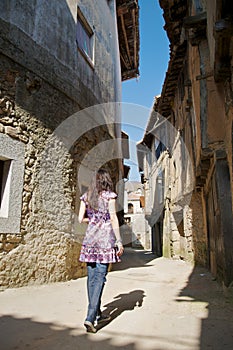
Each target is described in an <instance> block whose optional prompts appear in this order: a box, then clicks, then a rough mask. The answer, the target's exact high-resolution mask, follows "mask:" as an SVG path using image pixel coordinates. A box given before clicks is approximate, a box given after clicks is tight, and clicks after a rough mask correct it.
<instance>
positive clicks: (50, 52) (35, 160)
mask: <svg viewBox="0 0 233 350" xmlns="http://www.w3.org/2000/svg"><path fill="white" fill-rule="evenodd" d="M132 38H133V39H134V40H133V41H132ZM138 51H139V31H138V4H137V1H122V0H117V1H115V0H98V1H90V0H59V1H43V0H33V1H31V0H26V1H17V0H3V1H1V3H0V55H1V60H0V199H1V203H0V204H1V205H0V259H1V260H0V285H1V287H2V288H5V287H13V286H22V285H24V284H28V283H47V282H54V281H61V280H67V279H70V278H77V277H78V276H81V275H83V273H84V269H83V266H82V265H81V264H80V263H79V262H78V256H79V248H80V239H81V238H82V237H80V233H81V234H82V232H83V231H84V228H83V227H81V226H78V225H77V220H76V214H77V211H78V207H79V196H80V193H81V192H82V190H83V188H84V187H85V186H86V185H87V183H86V182H85V181H86V180H87V179H86V177H85V169H86V171H88V170H90V171H91V170H93V169H95V168H96V167H98V166H102V165H105V166H107V167H108V168H109V170H110V172H111V173H112V176H113V177H114V180H115V183H116V182H117V181H119V180H120V179H121V177H122V176H123V162H122V154H121V153H119V152H118V151H119V149H118V148H120V144H119V138H120V137H121V136H120V135H121V126H120V110H119V109H118V104H117V103H116V102H118V101H120V99H121V80H125V79H129V78H133V77H136V76H137V75H138V64H139V60H138V57H139V56H138ZM93 106H96V108H95V107H93ZM88 107H89V108H88ZM82 111H83V112H82ZM114 140H116V142H114ZM105 142H106V144H108V145H110V147H108V149H109V152H110V153H108V154H107V157H104V156H103V154H102V158H101V155H100V154H99V148H98V146H99V145H100V144H101V143H103V144H104V143H105ZM113 145H114V147H113ZM115 145H116V147H115ZM96 147H97V148H96ZM100 148H101V147H100ZM119 154H120V155H121V157H120V159H118V158H119ZM90 155H92V157H91V158H88V157H89V156H90ZM96 155H98V156H96ZM93 159H94V160H95V162H94V164H92V169H89V168H90V167H91V166H90V162H88V160H89V161H90V160H92V161H93ZM103 162H104V163H106V164H103ZM80 168H82V169H81V170H84V173H82V172H81V171H80ZM80 174H81V175H80ZM120 191H121V189H120Z"/></svg>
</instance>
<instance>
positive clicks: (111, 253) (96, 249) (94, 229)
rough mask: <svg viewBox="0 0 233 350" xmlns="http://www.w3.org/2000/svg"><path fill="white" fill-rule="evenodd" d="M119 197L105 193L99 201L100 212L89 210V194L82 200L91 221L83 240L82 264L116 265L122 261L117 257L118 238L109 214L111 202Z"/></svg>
mask: <svg viewBox="0 0 233 350" xmlns="http://www.w3.org/2000/svg"><path fill="white" fill-rule="evenodd" d="M116 197H117V195H116V193H114V192H111V191H103V192H102V193H101V194H100V196H99V200H98V210H95V209H92V208H89V206H88V202H87V193H84V195H82V197H80V199H81V200H82V201H84V203H85V205H86V213H87V217H88V219H89V222H88V227H87V230H86V234H85V237H84V240H83V244H82V248H81V253H80V257H79V260H80V261H82V262H97V263H115V262H118V261H120V259H119V257H118V256H117V255H116V252H117V250H116V245H115V242H116V237H115V234H114V231H113V228H112V224H111V221H110V214H109V209H108V205H109V200H110V199H114V198H116Z"/></svg>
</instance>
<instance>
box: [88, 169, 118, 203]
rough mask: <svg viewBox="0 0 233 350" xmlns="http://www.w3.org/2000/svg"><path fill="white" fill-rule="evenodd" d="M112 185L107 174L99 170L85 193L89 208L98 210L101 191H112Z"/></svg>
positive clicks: (105, 171)
mask: <svg viewBox="0 0 233 350" xmlns="http://www.w3.org/2000/svg"><path fill="white" fill-rule="evenodd" d="M112 189H113V183H112V180H111V177H110V175H109V172H108V171H107V170H106V169H104V168H100V169H99V170H98V171H97V172H96V174H95V175H94V177H93V180H92V182H91V184H90V186H89V189H88V192H87V201H88V204H89V206H90V207H91V208H93V209H98V199H99V195H100V193H101V192H102V191H112Z"/></svg>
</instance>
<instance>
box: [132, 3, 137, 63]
mask: <svg viewBox="0 0 233 350" xmlns="http://www.w3.org/2000/svg"><path fill="white" fill-rule="evenodd" d="M132 17H133V31H134V33H133V34H134V35H133V36H134V37H133V40H134V43H133V50H134V67H135V68H136V67H137V32H136V24H135V9H133V10H132Z"/></svg>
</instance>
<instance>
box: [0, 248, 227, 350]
mask: <svg viewBox="0 0 233 350" xmlns="http://www.w3.org/2000/svg"><path fill="white" fill-rule="evenodd" d="M228 293H229V291H228ZM86 303H87V298H86V277H83V278H79V279H77V280H72V281H69V282H63V283H53V284H48V285H40V286H35V285H34V286H27V287H22V288H18V289H7V290H5V291H3V292H1V293H0V310H1V317H0V328H1V349H3V350H13V349H15V350H16V349H17V350H25V349H29V350H32V349H33V350H37V349H40V350H53V349H56V350H73V349H75V350H79V349H93V350H95V349H96V350H99V349H105V350H113V349H126V350H136V349H137V350H144V349H148V350H173V349H178V350H207V349H211V350H228V349H229V350H230V349H232V345H233V319H232V312H233V299H232V295H231V296H230V295H224V294H223V291H222V288H221V287H220V285H219V284H218V283H217V282H216V281H214V280H213V278H212V276H211V274H210V273H209V272H208V271H207V270H206V269H204V268H199V267H195V268H193V266H192V265H191V264H189V263H187V262H184V261H181V260H169V259H165V258H157V259H156V258H155V255H153V254H151V252H150V251H144V250H134V249H131V248H127V249H126V252H125V254H124V256H123V257H122V262H121V263H120V264H117V265H114V269H113V270H112V271H111V272H110V273H109V274H108V278H107V283H106V286H105V291H104V295H103V309H104V310H105V312H106V313H110V314H111V321H109V322H108V323H105V324H102V328H101V329H98V332H97V333H96V334H88V333H86V330H85V328H84V327H83V320H84V317H85V312H86V307H87V305H86Z"/></svg>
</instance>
